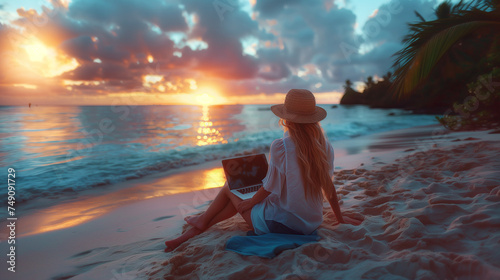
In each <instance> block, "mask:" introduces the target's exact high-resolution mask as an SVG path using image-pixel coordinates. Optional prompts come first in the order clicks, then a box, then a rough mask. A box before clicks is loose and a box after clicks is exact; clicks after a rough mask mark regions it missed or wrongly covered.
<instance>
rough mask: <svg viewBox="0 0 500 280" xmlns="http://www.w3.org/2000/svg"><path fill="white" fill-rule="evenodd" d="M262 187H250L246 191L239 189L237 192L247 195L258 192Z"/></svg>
mask: <svg viewBox="0 0 500 280" xmlns="http://www.w3.org/2000/svg"><path fill="white" fill-rule="evenodd" d="M260 187H262V185H256V186H252V187H248V188H244V189H239V190H237V191H239V192H240V193H242V194H246V193H251V192H256V191H258V190H259V188H260Z"/></svg>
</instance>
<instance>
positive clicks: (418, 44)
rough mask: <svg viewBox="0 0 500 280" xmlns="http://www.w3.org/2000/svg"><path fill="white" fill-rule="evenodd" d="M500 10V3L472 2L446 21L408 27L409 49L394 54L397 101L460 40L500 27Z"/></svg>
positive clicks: (493, 0) (405, 48) (492, 1)
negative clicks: (472, 34)
mask: <svg viewBox="0 0 500 280" xmlns="http://www.w3.org/2000/svg"><path fill="white" fill-rule="evenodd" d="M445 3H446V2H445ZM459 4H460V3H459ZM499 8H500V1H499V0H484V1H472V2H470V3H469V4H467V5H462V4H461V5H460V7H459V8H457V10H456V11H455V13H452V14H451V15H450V16H449V17H447V18H442V19H437V20H434V21H426V22H420V23H415V24H409V26H410V31H411V33H410V34H409V35H407V36H406V37H405V39H404V40H403V43H405V45H406V46H405V47H404V48H403V49H402V50H401V51H399V52H397V53H396V54H394V55H395V56H397V58H396V60H395V63H394V65H393V67H395V69H396V71H395V73H394V76H395V80H394V85H393V87H392V90H393V92H394V94H395V95H396V96H397V97H398V99H399V98H400V97H407V96H410V95H411V94H412V93H413V92H414V89H415V88H416V87H417V85H419V84H420V83H421V82H422V81H423V80H424V79H425V78H426V77H427V76H428V75H429V73H430V72H431V70H433V68H434V66H435V65H436V64H437V63H438V61H439V60H440V59H441V58H442V57H443V55H445V54H446V53H447V52H449V50H450V48H451V47H452V46H453V45H454V44H455V43H457V42H458V41H459V40H460V39H462V38H464V37H465V36H466V35H469V34H471V33H473V32H477V31H479V30H481V29H484V28H498V26H500V9H499ZM443 9H444V8H443ZM452 10H453V9H452ZM443 14H444V13H443ZM493 30H495V29H493Z"/></svg>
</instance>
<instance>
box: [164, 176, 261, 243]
mask: <svg viewBox="0 0 500 280" xmlns="http://www.w3.org/2000/svg"><path fill="white" fill-rule="evenodd" d="M241 201H242V199H241V198H239V197H237V196H236V195H234V194H233V193H231V191H230V190H229V187H228V186H227V182H226V184H225V185H224V187H222V189H221V191H220V192H219V193H218V194H217V197H216V198H215V199H214V201H212V203H211V204H210V206H209V207H208V209H207V211H205V212H204V213H203V214H201V215H199V216H198V218H197V219H196V220H195V221H194V224H192V225H193V226H194V227H193V228H191V229H189V230H188V231H186V232H185V233H183V234H182V235H181V236H179V237H178V238H176V239H173V240H169V241H166V242H165V245H166V246H167V248H166V249H165V251H170V250H173V249H175V248H177V247H178V246H179V245H180V244H182V243H184V242H185V241H187V240H189V239H190V238H192V237H194V236H195V235H198V234H200V233H202V232H203V231H204V230H205V229H207V228H208V227H210V226H212V225H214V224H216V223H218V222H220V221H223V220H226V219H228V218H230V217H232V216H234V215H235V214H236V213H237V210H236V207H237V206H238V204H239V203H240V202H241ZM224 202H226V204H223V203H224ZM250 213H251V209H249V210H247V211H245V212H243V213H240V214H241V216H242V217H243V219H244V220H245V221H246V222H247V223H248V224H249V225H250V227H251V228H252V229H253V225H252V219H251V216H250ZM191 222H193V220H191ZM191 222H190V224H191Z"/></svg>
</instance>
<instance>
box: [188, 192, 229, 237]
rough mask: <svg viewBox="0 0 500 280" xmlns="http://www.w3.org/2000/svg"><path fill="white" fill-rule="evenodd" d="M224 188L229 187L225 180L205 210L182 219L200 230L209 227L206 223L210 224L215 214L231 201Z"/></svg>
mask: <svg viewBox="0 0 500 280" xmlns="http://www.w3.org/2000/svg"><path fill="white" fill-rule="evenodd" d="M226 189H229V187H228V185H227V182H226V183H225V184H224V186H223V187H222V189H221V190H220V191H219V193H218V194H217V196H216V197H215V199H214V200H213V201H212V203H210V205H209V206H208V209H207V210H206V211H205V212H203V213H202V214H200V215H197V216H191V217H186V218H185V219H184V220H185V221H186V222H187V223H188V224H190V225H192V226H194V227H197V228H199V229H202V230H205V229H207V228H208V227H209V226H208V225H209V224H210V221H211V220H212V219H213V218H214V217H215V216H217V215H218V214H219V213H220V212H222V211H223V210H224V208H226V205H227V204H228V203H231V201H230V200H229V198H228V197H227V195H226V193H227V191H226ZM230 217H232V216H230Z"/></svg>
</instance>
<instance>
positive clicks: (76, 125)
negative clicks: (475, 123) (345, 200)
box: [0, 105, 437, 204]
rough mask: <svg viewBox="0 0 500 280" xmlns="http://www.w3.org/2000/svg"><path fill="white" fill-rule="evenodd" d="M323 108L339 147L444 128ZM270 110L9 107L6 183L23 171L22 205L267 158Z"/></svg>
mask: <svg viewBox="0 0 500 280" xmlns="http://www.w3.org/2000/svg"><path fill="white" fill-rule="evenodd" d="M320 106H321V107H323V108H324V109H325V110H326V111H327V112H328V116H327V118H326V119H325V120H323V121H322V122H321V124H322V127H323V129H324V130H325V132H326V134H327V136H328V139H329V140H330V141H331V142H332V143H334V142H335V141H337V140H342V139H349V138H354V137H358V136H361V135H368V134H373V133H378V132H382V131H388V130H394V129H402V128H408V127H413V126H419V125H429V124H436V123H437V121H436V119H435V117H434V116H431V115H414V114H411V113H409V112H407V111H404V110H398V109H370V108H368V107H366V106H361V105H359V106H342V105H336V106H337V107H335V108H333V107H332V105H320ZM269 107H270V105H220V106H187V105H186V106H183V105H182V106H181V105H171V106H168V105H167V106H159V105H158V106H53V107H49V106H31V108H29V107H28V106H23V107H20V106H3V107H0V164H1V166H2V170H4V172H5V177H7V175H6V174H7V168H14V169H15V170H16V176H17V180H16V185H17V194H16V201H17V202H18V203H19V202H23V201H27V200H30V199H33V198H37V197H54V196H63V195H64V194H75V193H78V192H79V191H81V190H85V189H90V188H106V186H108V185H111V184H116V183H119V182H123V181H126V180H130V179H134V178H141V177H143V176H147V175H149V174H153V173H155V172H162V171H166V170H170V169H175V168H181V167H184V166H189V165H196V164H201V163H203V162H207V161H211V160H219V159H223V158H227V157H231V156H237V155H241V154H251V153H260V152H268V150H269V147H270V144H271V142H272V141H273V140H274V139H276V138H280V137H282V135H283V131H282V129H281V127H280V126H279V124H278V117H276V116H275V115H274V114H273V113H272V112H271V111H270V110H269ZM390 113H392V115H391V116H389V114H390ZM334 147H335V146H334ZM0 203H3V204H5V201H2V202H0Z"/></svg>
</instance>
